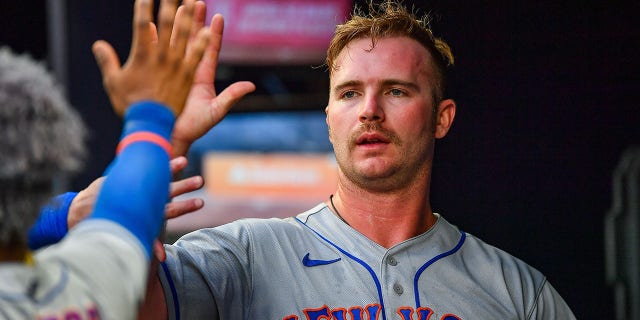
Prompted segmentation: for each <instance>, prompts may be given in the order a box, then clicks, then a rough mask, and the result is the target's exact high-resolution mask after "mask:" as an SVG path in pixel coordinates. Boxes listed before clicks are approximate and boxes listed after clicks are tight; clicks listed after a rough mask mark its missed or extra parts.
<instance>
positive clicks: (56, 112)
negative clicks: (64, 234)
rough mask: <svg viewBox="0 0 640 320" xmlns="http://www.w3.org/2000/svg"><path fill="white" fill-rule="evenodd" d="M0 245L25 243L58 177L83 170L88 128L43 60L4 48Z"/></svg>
mask: <svg viewBox="0 0 640 320" xmlns="http://www.w3.org/2000/svg"><path fill="white" fill-rule="evenodd" d="M0 137H1V138H0V157H1V160H0V246H5V247H6V246H7V245H14V244H18V245H23V244H25V243H26V237H27V232H28V229H29V227H30V226H31V225H32V224H33V222H34V221H35V219H36V217H37V216H38V213H39V208H40V206H41V205H42V204H43V203H44V201H46V199H47V198H48V197H50V196H51V191H52V190H53V189H52V188H53V187H52V184H53V182H54V179H55V178H56V177H57V176H59V175H61V174H68V173H74V172H77V171H78V170H79V169H80V168H81V167H82V164H83V163H82V162H83V159H84V156H85V154H86V148H85V140H86V138H87V130H86V127H85V125H84V124H83V122H82V119H81V117H80V116H79V114H78V113H77V112H76V111H75V110H74V109H73V108H72V107H71V105H70V104H69V102H68V101H67V100H66V98H65V95H64V93H63V90H62V88H61V86H60V85H59V84H58V83H57V82H56V81H55V80H54V78H53V76H52V75H51V74H50V73H49V72H48V71H47V69H46V68H45V66H44V64H43V63H40V62H37V61H36V60H34V59H32V58H31V57H30V56H29V55H27V54H22V55H18V54H15V53H13V52H12V51H11V49H10V48H8V47H0Z"/></svg>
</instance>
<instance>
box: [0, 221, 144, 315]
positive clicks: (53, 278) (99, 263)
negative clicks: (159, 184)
mask: <svg viewBox="0 0 640 320" xmlns="http://www.w3.org/2000/svg"><path fill="white" fill-rule="evenodd" d="M34 260H35V261H34V264H33V265H32V266H29V267H26V266H25V265H24V264H22V263H14V264H2V265H1V266H0V279H2V281H1V282H0V319H11V320H15V319H42V320H54V319H77V320H79V319H119V320H122V319H135V317H136V311H137V309H136V308H132V307H131V306H132V305H134V304H132V301H133V302H135V301H138V302H140V301H142V298H143V294H144V293H145V289H146V280H147V269H148V261H149V259H148V258H147V256H146V254H145V251H144V248H143V247H142V244H140V242H139V241H138V240H137V239H136V238H135V237H134V236H133V234H131V233H130V232H129V231H127V230H126V229H124V228H123V227H122V226H120V225H117V224H115V223H113V222H109V221H106V220H97V219H95V220H90V221H86V222H83V223H80V224H78V226H77V227H75V228H74V229H73V230H72V231H71V232H69V235H67V236H66V237H65V238H64V240H62V242H60V244H59V245H56V246H52V247H48V248H45V249H43V250H41V251H39V252H38V253H37V254H36V255H35V256H34ZM114 293H117V294H114Z"/></svg>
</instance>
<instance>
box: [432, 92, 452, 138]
mask: <svg viewBox="0 0 640 320" xmlns="http://www.w3.org/2000/svg"><path fill="white" fill-rule="evenodd" d="M436 116H437V117H438V118H437V121H436V130H435V137H436V139H440V138H444V136H446V135H447V132H449V128H451V125H452V124H453V118H455V116H456V102H455V101H453V99H445V100H442V101H441V102H440V104H438V114H437V115H436Z"/></svg>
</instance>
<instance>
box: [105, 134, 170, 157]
mask: <svg viewBox="0 0 640 320" xmlns="http://www.w3.org/2000/svg"><path fill="white" fill-rule="evenodd" d="M141 141H145V142H151V143H153V144H155V145H157V146H159V147H161V148H162V149H164V151H165V152H167V155H168V156H169V157H171V143H169V141H167V139H165V138H164V137H162V136H161V135H159V134H156V133H153V132H149V131H138V132H134V133H132V134H130V135H128V136H126V137H124V139H122V140H120V143H118V148H117V149H116V155H117V154H120V152H122V150H124V148H126V147H127V146H128V145H130V144H132V143H134V142H141Z"/></svg>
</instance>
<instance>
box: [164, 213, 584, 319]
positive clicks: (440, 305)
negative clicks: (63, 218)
mask: <svg viewBox="0 0 640 320" xmlns="http://www.w3.org/2000/svg"><path fill="white" fill-rule="evenodd" d="M437 216H438V221H437V223H436V224H435V225H434V226H433V227H432V228H431V229H430V230H428V231H427V232H425V233H424V234H422V235H419V236H417V237H415V238H412V239H409V240H407V241H404V242H402V243H400V244H398V245H396V246H394V247H392V248H389V249H386V248H384V247H381V246H380V245H378V244H376V243H374V242H373V241H371V240H370V239H368V238H367V237H365V236H363V235H362V234H360V233H359V232H358V231H356V230H355V229H353V228H351V227H349V226H348V225H347V224H345V223H344V222H343V221H341V220H340V219H339V218H338V217H336V216H335V215H334V214H333V213H332V212H331V211H330V210H329V209H328V208H327V206H326V205H324V204H320V205H318V206H316V207H315V208H313V209H311V210H309V211H307V212H305V213H302V214H300V215H298V216H297V217H295V218H288V219H267V220H259V219H246V220H239V221H236V222H233V223H230V224H227V225H223V226H220V227H217V228H209V229H203V230H198V231H195V232H192V233H190V234H188V235H185V236H184V237H182V238H181V239H179V240H178V241H177V242H176V243H175V244H174V245H167V246H166V249H167V255H168V257H167V261H166V263H165V264H163V266H162V268H161V270H160V274H161V275H160V277H161V279H162V282H163V288H164V291H165V296H166V297H167V304H168V307H169V313H170V317H171V318H174V319H177V318H179V319H286V320H294V319H314V320H315V319H336V320H343V319H344V320H347V319H350V320H360V319H376V320H378V319H403V320H409V319H424V320H427V319H430V320H435V319H575V317H574V316H573V314H572V312H571V310H570V309H569V307H568V306H567V304H566V303H565V302H564V300H563V299H562V298H561V297H560V296H559V295H558V293H557V292H556V291H555V290H554V288H553V287H552V286H551V284H549V283H548V282H547V281H546V279H545V277H544V276H543V275H542V274H541V273H540V272H538V271H537V270H535V269H534V268H532V267H530V266H528V265H527V264H525V263H524V262H522V261H521V260H518V259H516V258H514V257H513V256H511V255H509V254H507V253H505V252H504V251H501V250H499V249H497V248H495V247H493V246H490V245H488V244H486V243H484V242H482V241H481V240H479V239H477V238H475V237H474V236H472V235H469V234H467V233H464V232H461V231H459V230H458V229H457V228H456V227H455V226H453V225H451V224H450V223H448V222H447V221H446V220H445V219H444V218H443V217H441V216H439V215H437Z"/></svg>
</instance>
